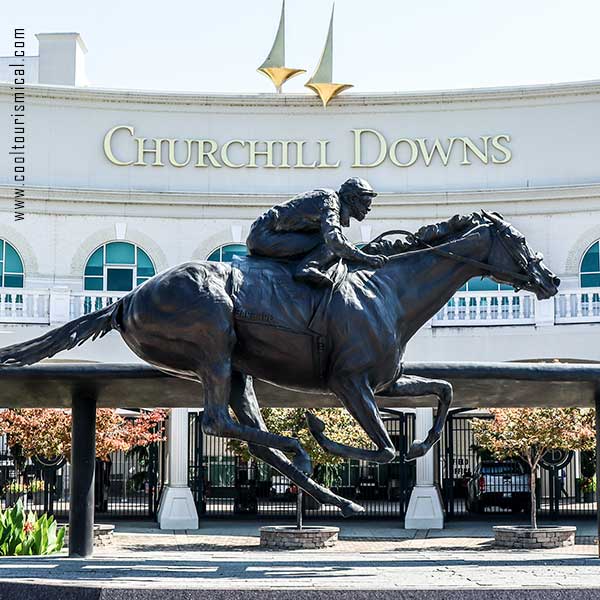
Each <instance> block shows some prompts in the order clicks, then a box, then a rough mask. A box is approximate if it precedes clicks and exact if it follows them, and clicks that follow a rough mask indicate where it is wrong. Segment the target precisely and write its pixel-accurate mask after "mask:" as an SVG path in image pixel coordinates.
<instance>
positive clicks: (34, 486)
mask: <svg viewBox="0 0 600 600" xmlns="http://www.w3.org/2000/svg"><path fill="white" fill-rule="evenodd" d="M45 489H46V482H45V481H44V480H43V479H33V480H32V481H31V483H30V484H29V491H30V492H31V493H32V494H35V493H37V492H43V491H44V490H45Z"/></svg>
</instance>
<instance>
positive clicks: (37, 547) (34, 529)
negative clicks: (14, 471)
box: [0, 500, 65, 556]
mask: <svg viewBox="0 0 600 600" xmlns="http://www.w3.org/2000/svg"><path fill="white" fill-rule="evenodd" d="M64 540H65V528H64V527H61V528H60V529H59V528H57V526H56V521H55V520H54V517H49V516H48V515H46V514H44V515H42V516H41V517H39V518H38V516H37V514H36V513H34V512H32V511H29V512H28V513H26V512H25V509H24V508H23V502H21V500H19V501H18V502H17V503H16V504H15V505H14V506H13V507H12V508H6V509H5V510H0V556H26V555H34V554H35V555H45V554H52V553H54V552H58V551H59V550H62V547H63V544H64Z"/></svg>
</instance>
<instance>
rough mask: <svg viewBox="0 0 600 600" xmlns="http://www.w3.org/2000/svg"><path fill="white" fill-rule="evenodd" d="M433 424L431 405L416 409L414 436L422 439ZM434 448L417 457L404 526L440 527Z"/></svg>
mask: <svg viewBox="0 0 600 600" xmlns="http://www.w3.org/2000/svg"><path fill="white" fill-rule="evenodd" d="M432 425H433V409H431V408H417V409H415V439H418V440H424V439H425V438H426V437H427V433H428V432H429V430H430V429H431V427H432ZM434 457H435V451H434V449H433V448H432V449H431V450H430V451H429V452H428V453H427V454H426V455H425V456H423V457H421V458H417V469H416V470H417V473H416V475H417V477H416V485H415V487H414V488H413V491H412V494H411V495H410V501H409V503H408V509H407V511H406V517H405V519H404V528H405V529H443V528H444V508H443V506H444V505H443V504H442V498H441V495H440V491H439V489H438V487H437V486H436V485H435V482H434V474H435V468H434V467H435V465H434Z"/></svg>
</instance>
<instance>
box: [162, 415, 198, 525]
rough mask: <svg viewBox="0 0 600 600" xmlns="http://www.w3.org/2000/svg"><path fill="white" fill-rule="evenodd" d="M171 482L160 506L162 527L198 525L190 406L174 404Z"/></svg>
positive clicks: (170, 432) (170, 425) (170, 426)
mask: <svg viewBox="0 0 600 600" xmlns="http://www.w3.org/2000/svg"><path fill="white" fill-rule="evenodd" d="M167 444H168V453H169V482H168V484H167V486H166V487H165V489H164V490H163V494H162V497H161V499H160V507H159V509H158V524H159V526H160V528H161V529H197V528H198V513H197V511H196V505H195V504H194V498H193V497H192V492H191V490H190V488H189V487H188V483H187V482H188V409H187V408H173V409H172V410H171V414H170V415H169V423H168V427H167Z"/></svg>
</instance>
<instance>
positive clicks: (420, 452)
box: [404, 440, 429, 462]
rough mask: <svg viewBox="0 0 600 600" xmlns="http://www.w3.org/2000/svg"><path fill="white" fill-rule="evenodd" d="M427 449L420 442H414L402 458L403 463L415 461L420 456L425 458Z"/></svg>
mask: <svg viewBox="0 0 600 600" xmlns="http://www.w3.org/2000/svg"><path fill="white" fill-rule="evenodd" d="M428 450H429V448H428V447H427V446H426V445H425V444H424V443H423V442H421V441H419V440H415V441H414V442H413V444H412V446H411V447H410V449H409V451H408V452H407V453H406V456H405V457H404V462H410V461H411V460H415V459H416V458H420V457H421V456H425V454H427V451H428Z"/></svg>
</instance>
